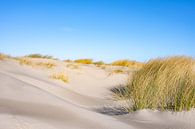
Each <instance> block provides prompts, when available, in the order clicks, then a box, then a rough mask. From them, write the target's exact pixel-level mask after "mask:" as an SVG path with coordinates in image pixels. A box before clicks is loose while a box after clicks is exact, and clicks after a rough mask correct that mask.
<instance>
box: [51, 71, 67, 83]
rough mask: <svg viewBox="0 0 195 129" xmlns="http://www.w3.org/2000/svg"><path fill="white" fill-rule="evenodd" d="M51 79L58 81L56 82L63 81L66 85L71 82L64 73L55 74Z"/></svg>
mask: <svg viewBox="0 0 195 129" xmlns="http://www.w3.org/2000/svg"><path fill="white" fill-rule="evenodd" d="M51 78H53V79H56V80H61V81H63V82H64V83H67V82H69V77H68V76H67V75H66V74H64V73H57V74H53V75H52V76H51Z"/></svg>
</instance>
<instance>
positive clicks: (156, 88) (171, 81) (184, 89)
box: [127, 56, 195, 111]
mask: <svg viewBox="0 0 195 129" xmlns="http://www.w3.org/2000/svg"><path fill="white" fill-rule="evenodd" d="M193 67H194V60H193V59H192V58H189V57H184V56H181V57H169V58H159V59H155V60H151V61H149V62H148V63H146V64H145V65H144V66H143V68H141V69H140V70H139V71H137V72H136V73H135V74H134V75H133V78H132V80H131V81H129V84H128V92H127V93H129V97H130V99H131V101H132V102H133V106H132V110H140V109H157V110H172V111H183V110H190V109H191V108H194V107H195V74H194V73H195V72H194V71H193Z"/></svg>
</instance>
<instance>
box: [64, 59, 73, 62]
mask: <svg viewBox="0 0 195 129" xmlns="http://www.w3.org/2000/svg"><path fill="white" fill-rule="evenodd" d="M64 62H73V61H72V60H70V59H67V60H64Z"/></svg>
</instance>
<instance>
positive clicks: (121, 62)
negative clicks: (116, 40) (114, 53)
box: [111, 60, 143, 68]
mask: <svg viewBox="0 0 195 129" xmlns="http://www.w3.org/2000/svg"><path fill="white" fill-rule="evenodd" d="M111 65H114V66H124V67H129V68H141V67H142V66H143V63H140V62H136V61H130V60H117V61H114V62H113V63H111Z"/></svg>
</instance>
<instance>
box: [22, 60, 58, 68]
mask: <svg viewBox="0 0 195 129" xmlns="http://www.w3.org/2000/svg"><path fill="white" fill-rule="evenodd" d="M18 60H19V63H20V64H21V65H29V66H32V67H41V68H47V69H51V68H53V67H55V66H56V64H54V63H51V62H33V61H31V60H30V59H29V58H19V59H18Z"/></svg>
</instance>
